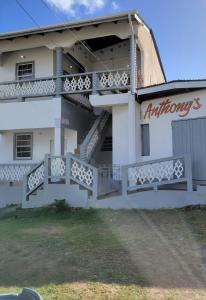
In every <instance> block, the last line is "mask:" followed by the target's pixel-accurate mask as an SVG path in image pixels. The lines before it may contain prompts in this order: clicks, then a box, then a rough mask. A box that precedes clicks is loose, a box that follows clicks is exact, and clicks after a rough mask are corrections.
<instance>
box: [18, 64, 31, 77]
mask: <svg viewBox="0 0 206 300" xmlns="http://www.w3.org/2000/svg"><path fill="white" fill-rule="evenodd" d="M33 78H34V62H25V63H21V64H17V65H16V79H17V80H25V79H33Z"/></svg>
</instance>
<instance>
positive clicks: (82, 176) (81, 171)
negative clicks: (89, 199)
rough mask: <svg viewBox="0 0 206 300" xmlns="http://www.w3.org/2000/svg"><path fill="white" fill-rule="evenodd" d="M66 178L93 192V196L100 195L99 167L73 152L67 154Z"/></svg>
mask: <svg viewBox="0 0 206 300" xmlns="http://www.w3.org/2000/svg"><path fill="white" fill-rule="evenodd" d="M66 164H67V165H66V180H67V184H68V185H69V184H71V181H73V182H75V183H77V184H79V185H80V186H82V187H83V188H85V189H87V190H88V191H91V192H92V195H93V198H94V199H96V198H97V196H98V169H97V168H96V167H94V166H92V165H91V164H89V163H87V162H85V161H83V160H81V159H79V158H78V157H77V156H75V155H74V154H71V153H67V154H66Z"/></svg>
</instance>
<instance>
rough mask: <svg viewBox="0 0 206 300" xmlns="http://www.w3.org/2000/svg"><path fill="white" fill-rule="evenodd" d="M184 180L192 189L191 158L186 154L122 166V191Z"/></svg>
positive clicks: (189, 188)
mask: <svg viewBox="0 0 206 300" xmlns="http://www.w3.org/2000/svg"><path fill="white" fill-rule="evenodd" d="M181 182H186V183H187V189H188V190H189V191H191V190H192V170H191V159H190V157H189V156H188V155H185V156H179V157H169V158H162V159H156V160H152V161H148V162H142V163H136V164H130V165H126V166H123V167H122V184H123V193H124V194H125V195H126V194H127V193H128V192H132V191H136V190H140V189H147V188H152V189H154V190H157V189H158V187H159V186H163V185H168V184H176V183H181Z"/></svg>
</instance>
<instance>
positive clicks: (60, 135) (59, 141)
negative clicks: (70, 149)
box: [54, 122, 65, 155]
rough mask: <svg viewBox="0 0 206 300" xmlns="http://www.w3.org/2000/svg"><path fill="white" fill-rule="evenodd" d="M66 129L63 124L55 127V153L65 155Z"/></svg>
mask: <svg viewBox="0 0 206 300" xmlns="http://www.w3.org/2000/svg"><path fill="white" fill-rule="evenodd" d="M59 123H61V122H59ZM64 131H65V130H64V127H63V126H62V125H61V124H58V125H57V126H56V127H55V128H54V155H64Z"/></svg>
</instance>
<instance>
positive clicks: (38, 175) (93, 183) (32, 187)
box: [24, 153, 98, 201]
mask: <svg viewBox="0 0 206 300" xmlns="http://www.w3.org/2000/svg"><path fill="white" fill-rule="evenodd" d="M56 182H62V183H64V184H67V185H68V186H69V185H70V184H71V182H75V183H77V184H79V185H80V186H82V187H83V188H85V189H87V190H88V191H91V192H92V194H93V196H94V197H97V192H98V188H97V169H96V168H95V167H93V166H91V165H89V164H87V163H85V162H84V161H81V160H80V159H78V158H77V157H76V156H75V155H72V154H70V153H69V154H67V155H66V156H51V155H46V156H45V159H44V160H43V161H42V162H41V163H39V164H38V165H37V166H36V167H35V168H33V169H32V170H31V171H30V172H29V173H28V174H27V175H26V176H25V177H24V197H25V199H26V200H27V201H28V200H29V196H30V195H31V194H33V193H34V192H36V191H37V190H38V189H40V188H45V187H46V186H47V185H49V184H55V183H56Z"/></svg>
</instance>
